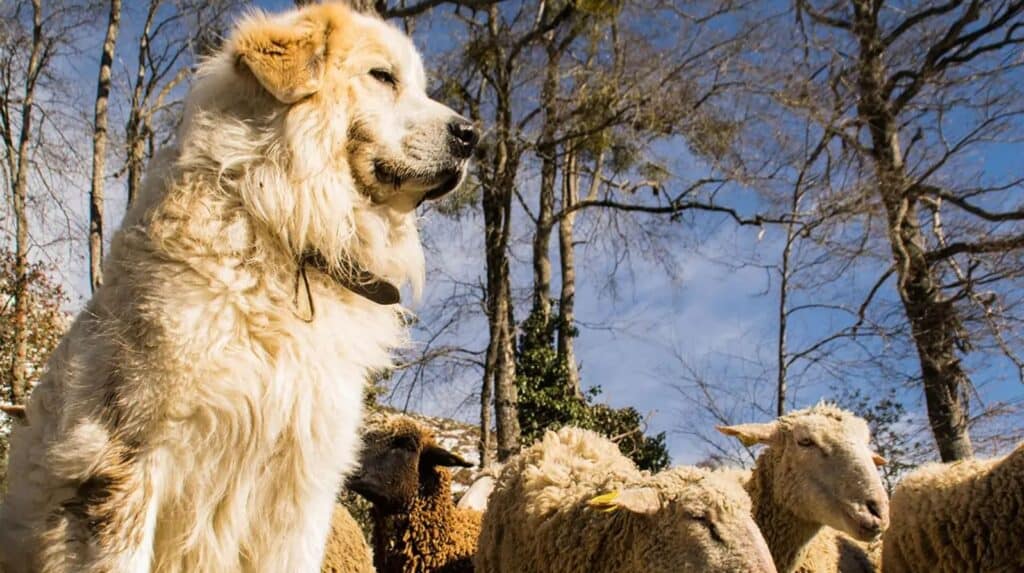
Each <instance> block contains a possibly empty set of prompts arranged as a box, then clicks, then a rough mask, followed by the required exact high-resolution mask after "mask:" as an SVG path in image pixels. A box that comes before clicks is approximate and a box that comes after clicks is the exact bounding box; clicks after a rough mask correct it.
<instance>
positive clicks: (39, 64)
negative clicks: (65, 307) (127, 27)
mask: <svg viewBox="0 0 1024 573" xmlns="http://www.w3.org/2000/svg"><path fill="white" fill-rule="evenodd" d="M25 9H26V4H25V3H24V2H19V3H18V4H17V5H16V6H15V7H14V11H13V13H12V14H10V17H11V21H10V23H11V24H13V26H11V28H13V27H15V26H17V25H18V24H20V22H19V20H20V19H21V18H22V11H23V10H25ZM30 9H31V33H30V36H29V37H27V38H26V37H25V36H23V35H22V31H21V30H19V29H16V28H15V29H10V28H8V30H7V31H6V32H7V33H6V34H5V36H6V38H5V40H7V42H6V44H7V45H6V46H4V48H5V49H4V54H3V56H4V61H3V78H2V81H3V85H2V89H3V92H2V95H0V97H2V98H3V101H2V102H0V122H2V125H0V135H2V137H3V142H4V159H5V167H6V169H5V180H6V182H7V184H8V189H9V192H10V194H11V203H12V205H13V210H14V224H15V229H16V230H15V237H14V245H15V247H14V281H15V288H14V293H13V298H14V313H13V316H12V317H11V318H12V323H13V324H14V329H13V330H14V333H13V334H14V336H13V338H14V341H13V349H14V350H13V353H12V357H11V362H10V364H9V365H8V367H9V372H10V380H11V401H12V402H13V403H14V404H22V403H24V401H25V398H26V396H27V392H28V387H27V383H28V370H27V352H28V324H27V321H28V309H29V300H28V297H29V293H28V284H27V281H28V266H29V261H28V248H29V228H28V205H27V204H28V183H29V177H30V172H29V154H30V153H31V142H32V139H33V125H32V122H33V120H34V119H35V117H36V113H37V110H36V109H35V107H34V102H35V97H36V88H37V86H38V85H39V80H40V78H41V77H42V76H43V74H44V71H45V70H46V67H47V66H48V65H50V62H51V58H52V56H53V54H54V50H55V41H54V39H53V38H52V37H49V36H48V35H47V32H48V30H45V29H44V14H43V7H42V2H41V0H32V2H31V8H30ZM5 27H6V26H5ZM25 43H27V44H28V47H27V51H28V61H27V62H26V63H25V64H24V68H23V69H19V68H20V65H21V63H22V62H21V60H22V57H23V55H24V50H25V46H24V44H25ZM19 92H20V93H19Z"/></svg>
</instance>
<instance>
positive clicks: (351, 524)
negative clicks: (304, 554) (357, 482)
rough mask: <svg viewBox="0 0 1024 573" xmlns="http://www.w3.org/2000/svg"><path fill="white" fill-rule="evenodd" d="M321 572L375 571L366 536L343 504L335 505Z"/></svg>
mask: <svg viewBox="0 0 1024 573" xmlns="http://www.w3.org/2000/svg"><path fill="white" fill-rule="evenodd" d="M320 573H374V569H373V554H372V553H371V552H370V546H369V545H368V544H367V543H366V536H365V535H363V530H362V528H361V527H359V524H358V523H357V522H356V520H355V519H353V518H352V515H351V514H350V513H349V512H348V510H347V509H345V508H344V506H342V505H335V506H334V514H333V515H332V516H331V531H330V533H329V534H328V536H327V546H326V547H325V548H324V563H323V565H322V566H321V567H320Z"/></svg>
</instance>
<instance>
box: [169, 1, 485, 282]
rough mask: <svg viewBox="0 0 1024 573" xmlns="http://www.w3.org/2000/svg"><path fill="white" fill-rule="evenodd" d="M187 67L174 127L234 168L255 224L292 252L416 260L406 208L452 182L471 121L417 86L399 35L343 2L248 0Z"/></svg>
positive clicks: (470, 136)
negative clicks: (265, 4) (217, 43)
mask: <svg viewBox="0 0 1024 573" xmlns="http://www.w3.org/2000/svg"><path fill="white" fill-rule="evenodd" d="M197 77H198V80H197V82H196V83H195V85H194V86H193V90H192V93H191V95H190V97H189V103H188V108H187V110H186V117H185V120H184V122H183V130H184V131H183V134H184V135H183V138H184V139H185V140H186V141H187V146H188V145H191V148H192V151H191V152H190V153H192V155H197V156H202V157H211V156H212V157H213V160H214V162H215V163H216V164H217V167H218V169H219V170H220V172H221V173H225V172H226V173H238V174H239V177H240V178H241V181H240V183H239V184H238V189H239V195H240V196H241V199H242V201H243V203H244V204H245V206H246V208H247V209H248V211H249V212H250V213H252V214H253V216H254V217H255V218H256V219H257V220H260V221H262V222H263V223H264V228H266V229H269V230H270V232H272V233H276V234H277V235H279V238H280V239H281V240H282V242H283V243H284V244H286V245H287V247H288V248H289V249H290V250H292V251H293V252H295V253H303V252H305V251H309V250H314V251H318V252H319V253H321V254H322V255H324V257H325V258H326V259H327V260H328V261H331V262H334V261H338V262H344V261H345V260H348V261H349V262H351V261H352V260H353V259H358V261H357V262H359V263H360V264H362V265H364V266H367V267H369V268H370V269H371V270H373V272H375V273H378V274H383V275H385V276H389V277H390V278H395V279H399V280H400V279H404V278H409V275H410V274H414V273H410V272H407V271H406V270H403V269H401V268H396V267H402V266H403V265H405V266H410V265H411V266H415V264H416V261H415V260H413V259H415V258H416V256H417V255H416V253H418V252H419V245H418V237H417V236H416V231H415V227H414V224H413V220H414V216H413V214H412V211H413V209H414V208H415V207H416V206H417V205H418V204H419V203H420V202H422V201H423V200H425V199H433V198H437V197H440V196H442V195H444V194H445V193H447V192H449V191H451V190H452V189H454V188H455V187H457V186H458V185H459V183H460V181H461V180H462V178H463V177H464V175H465V172H466V165H467V162H468V161H469V158H470V156H471V154H472V152H473V149H474V147H475V146H476V144H477V140H478V134H477V131H476V129H475V128H474V127H473V125H472V124H471V123H470V122H469V121H467V120H466V119H465V118H463V117H461V116H460V115H459V114H457V113H455V112H454V111H453V110H451V109H449V108H448V107H446V106H445V105H443V104H441V103H439V102H437V101H434V100H432V99H431V98H430V97H428V96H427V93H426V74H425V73H424V69H423V63H422V62H421V60H420V57H419V54H418V53H417V51H416V49H415V47H414V46H413V44H412V42H411V41H410V40H409V38H408V37H406V36H405V35H404V34H402V33H401V32H399V31H398V30H397V29H395V28H394V27H392V26H391V25H389V24H387V23H385V22H383V21H381V20H380V19H377V18H373V17H369V16H364V15H361V14H357V13H355V12H353V11H351V10H350V9H349V8H347V7H346V6H344V5H342V4H323V5H313V6H308V7H305V8H302V9H299V10H293V11H290V12H287V13H284V14H280V15H266V14H263V13H255V14H252V15H250V16H248V17H246V18H244V19H243V20H242V21H241V22H240V23H239V24H238V25H237V26H236V28H235V30H234V31H233V33H232V34H231V37H230V39H229V40H228V41H227V42H226V43H225V47H224V48H223V49H222V51H221V52H220V54H218V56H217V57H215V58H213V59H212V60H211V61H210V62H207V63H206V64H204V66H203V67H202V69H201V70H200V72H199V74H198V76H197ZM211 117H213V119H211ZM412 243H416V245H415V247H414V246H413V244H412ZM418 256H419V257H420V259H421V258H422V254H419V255H418ZM403 259H404V260H403ZM420 266H422V263H421V262H420ZM403 275H404V276H403Z"/></svg>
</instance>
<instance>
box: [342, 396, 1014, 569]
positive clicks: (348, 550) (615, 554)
mask: <svg viewBox="0 0 1024 573" xmlns="http://www.w3.org/2000/svg"><path fill="white" fill-rule="evenodd" d="M369 427H370V429H369V430H368V431H367V433H366V435H365V440H364V442H365V446H364V451H363V454H362V458H361V469H360V470H359V472H358V473H357V474H356V475H354V476H351V477H350V479H349V482H348V487H349V488H350V489H351V490H353V491H355V492H357V493H359V494H360V495H362V496H363V497H365V498H366V499H368V500H369V501H370V502H371V504H372V511H371V515H372V519H373V536H372V538H373V548H372V551H371V549H370V547H369V545H368V544H367V542H366V539H365V537H364V535H363V532H362V530H361V529H360V528H359V526H358V524H357V523H356V522H355V520H353V519H352V517H351V516H350V515H349V514H348V513H347V511H346V510H345V509H344V508H343V507H342V506H340V505H339V506H338V507H337V508H336V510H335V515H334V522H333V526H332V531H331V538H330V539H329V540H328V544H327V551H326V555H325V559H324V565H323V571H333V572H346V573H349V572H351V573H369V572H372V571H377V572H378V573H399V572H401V573H413V572H422V573H426V572H439V573H440V572H443V573H462V572H472V571H479V572H481V573H540V572H560V573H561V572H564V573H582V572H593V573H602V572H666V573H667V572H684V571H694V572H698V571H699V572H707V573H719V572H721V573H736V572H758V573H766V572H775V571H778V572H780V573H795V572H800V573H812V572H826V571H827V572H843V573H846V572H866V571H880V570H881V571H884V572H885V573H910V572H923V571H927V572H928V573H969V572H977V573H982V572H984V573H1012V572H1022V571H1024V445H1021V446H1019V447H1018V448H1017V449H1016V450H1015V451H1014V452H1012V453H1011V454H1009V455H1007V456H1005V457H1003V458H1000V459H993V460H987V461H969V462H959V463H954V464H944V465H943V464H933V465H929V466H926V467H924V468H921V469H920V470H918V471H916V472H915V473H913V474H911V475H910V476H908V477H906V478H905V479H904V480H903V481H902V482H901V483H900V485H899V486H898V488H897V490H896V492H895V493H894V495H893V499H892V504H891V506H890V503H889V499H888V496H887V495H886V492H885V489H884V488H883V487H882V483H881V480H880V479H879V476H878V472H877V468H876V466H877V465H881V464H884V463H885V460H884V459H882V458H881V457H879V456H878V455H877V454H874V453H872V451H871V449H870V447H869V438H870V436H869V432H868V428H867V424H866V423H865V422H864V420H862V419H861V418H858V417H857V416H855V415H853V414H851V413H849V412H846V411H844V410H841V409H839V408H836V407H835V406H831V405H827V404H820V405H817V406H814V407H812V408H808V409H804V410H800V411H797V412H793V413H791V414H788V415H786V416H783V417H780V418H778V419H776V420H774V421H772V422H769V423H765V424H744V425H739V426H729V427H721V428H719V430H720V431H721V432H723V433H725V434H727V435H731V436H735V437H737V438H738V439H739V440H741V441H742V442H743V443H744V444H747V445H753V444H755V443H761V444H764V445H765V446H766V447H765V448H764V450H763V451H762V453H761V454H760V456H759V457H758V459H757V464H756V466H755V468H754V469H753V471H749V472H748V471H741V470H732V469H720V470H709V469H703V468H696V467H677V468H673V469H669V470H666V471H663V472H660V473H657V474H650V473H648V472H644V471H640V470H638V469H637V468H636V466H635V465H634V464H633V463H632V462H631V461H630V460H629V459H628V458H626V457H624V456H623V455H622V454H621V453H620V452H619V450H618V447H617V446H616V445H615V444H614V443H612V442H610V441H609V440H607V439H606V438H604V437H602V436H600V435H598V434H596V433H594V432H590V431H587V430H581V429H578V428H563V429H562V430H559V431H558V432H548V433H547V435H546V436H544V438H543V439H542V440H540V441H539V442H538V443H536V444H534V445H533V446H532V447H530V448H528V449H526V450H524V451H523V452H522V453H520V454H519V455H518V456H516V457H514V458H512V459H511V460H509V461H508V463H506V464H505V466H504V467H503V468H498V469H492V470H490V472H485V473H484V474H483V475H482V476H481V477H480V479H478V481H477V482H476V483H475V484H474V485H473V486H472V487H471V488H470V489H469V490H468V491H467V492H466V493H465V494H464V495H463V496H462V498H461V499H460V501H459V503H458V504H456V503H455V502H454V500H453V495H452V491H451V474H450V472H449V470H448V469H446V468H449V467H454V466H468V465H469V464H468V463H467V462H466V461H465V460H463V459H462V458H460V457H459V456H457V455H455V454H453V453H450V452H448V451H447V450H445V449H443V448H441V447H440V446H439V445H438V444H437V442H436V441H435V439H434V437H433V435H432V434H431V432H430V431H429V430H428V429H426V428H425V427H423V426H422V425H420V424H419V423H417V422H416V421H414V420H412V419H410V418H406V417H401V416H398V417H383V416H381V417H378V418H377V419H375V420H371V422H370V424H369ZM890 507H891V511H890Z"/></svg>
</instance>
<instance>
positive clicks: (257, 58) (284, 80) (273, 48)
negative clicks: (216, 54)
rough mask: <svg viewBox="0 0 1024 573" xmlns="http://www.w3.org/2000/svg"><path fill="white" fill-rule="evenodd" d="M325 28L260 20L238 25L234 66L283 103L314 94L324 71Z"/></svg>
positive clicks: (323, 24)
mask: <svg viewBox="0 0 1024 573" xmlns="http://www.w3.org/2000/svg"><path fill="white" fill-rule="evenodd" d="M327 33H328V29H327V25H326V23H325V22H317V21H313V20H311V21H307V22H303V23H301V24H299V25H291V26H285V25H280V24H276V23H273V22H269V21H266V20H263V19H259V18H257V19H253V20H250V21H249V22H247V23H245V24H243V25H242V27H241V28H240V29H239V31H238V33H237V35H236V36H235V39H234V49H235V54H236V57H237V59H238V64H239V65H240V66H243V67H245V68H247V69H248V70H249V71H250V72H252V75H253V76H255V77H256V80H257V81H259V82H260V84H261V85H262V86H263V87H264V89H266V90H267V91H268V92H270V94H271V95H273V96H274V97H275V98H277V99H278V100H280V101H281V102H283V103H294V102H297V101H299V100H300V99H302V98H304V97H306V96H309V95H311V94H314V93H316V92H317V91H318V90H319V89H320V85H321V83H322V82H323V77H324V70H325V69H326V53H327Z"/></svg>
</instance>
